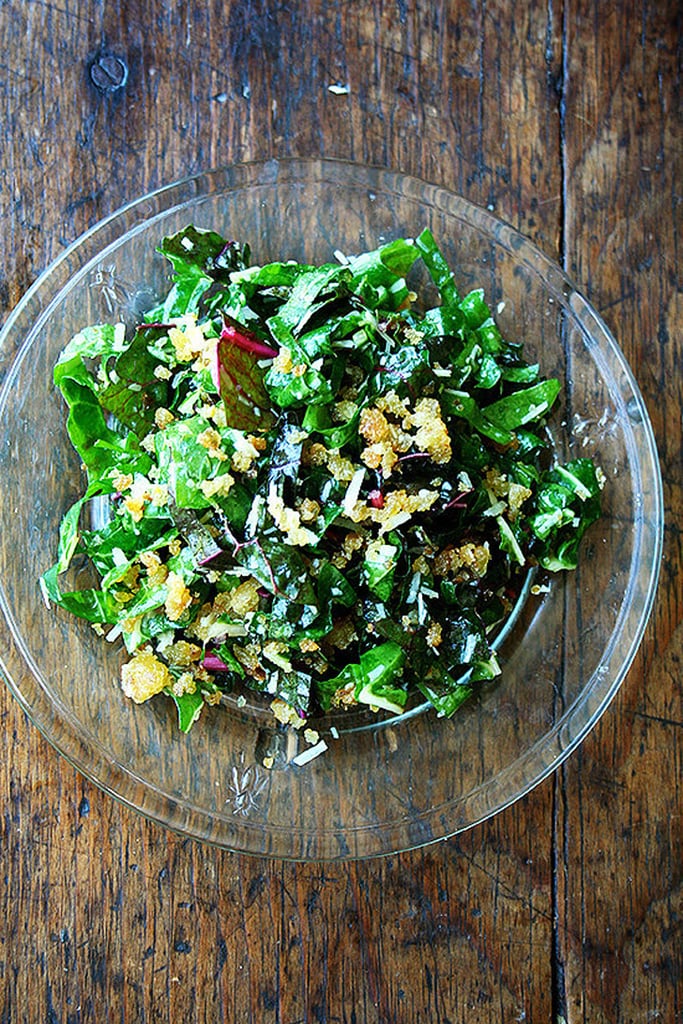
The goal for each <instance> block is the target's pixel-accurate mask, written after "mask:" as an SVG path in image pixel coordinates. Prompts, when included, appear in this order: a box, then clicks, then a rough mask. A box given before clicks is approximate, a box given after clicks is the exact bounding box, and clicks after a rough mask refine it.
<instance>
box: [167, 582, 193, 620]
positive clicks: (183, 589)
mask: <svg viewBox="0 0 683 1024" xmlns="http://www.w3.org/2000/svg"><path fill="white" fill-rule="evenodd" d="M166 588H167V590H166V601H165V602H164V608H165V609H166V615H167V617H168V618H169V619H170V620H171V622H177V621H178V619H179V618H181V616H182V614H183V612H185V611H186V610H187V609H188V608H189V607H190V604H191V603H192V594H191V593H190V591H189V590H188V588H187V586H186V585H185V581H184V579H183V578H182V576H179V575H178V573H176V572H173V571H172V570H171V572H169V574H168V577H167V579H166Z"/></svg>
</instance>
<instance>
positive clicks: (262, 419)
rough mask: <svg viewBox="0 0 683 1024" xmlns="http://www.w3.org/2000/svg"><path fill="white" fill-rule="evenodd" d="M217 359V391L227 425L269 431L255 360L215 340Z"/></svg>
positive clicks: (261, 371) (269, 418)
mask: <svg viewBox="0 0 683 1024" xmlns="http://www.w3.org/2000/svg"><path fill="white" fill-rule="evenodd" d="M217 360H218V374H219V390H220V394H221V398H222V399H223V403H224V405H225V413H226V417H227V421H228V423H229V424H230V426H232V427H236V428H237V429H238V430H251V431H253V430H269V429H270V428H271V427H272V426H273V423H274V422H275V417H274V415H273V412H272V409H271V401H270V397H269V394H268V391H267V390H266V387H265V371H264V369H263V368H262V367H261V366H260V365H259V360H258V359H257V358H256V357H255V356H254V354H253V353H252V352H247V351H245V350H244V349H242V348H238V346H237V345H235V344H233V343H232V342H231V341H230V340H229V339H227V338H221V339H220V340H219V341H218V345H217Z"/></svg>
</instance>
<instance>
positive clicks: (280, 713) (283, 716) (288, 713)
mask: <svg viewBox="0 0 683 1024" xmlns="http://www.w3.org/2000/svg"><path fill="white" fill-rule="evenodd" d="M270 710H271V711H272V712H273V714H274V715H275V717H276V718H277V720H278V722H282V724H283V725H291V726H293V727H294V728H295V729H302V728H303V726H304V725H305V724H306V719H305V718H302V717H301V716H300V715H299V713H298V712H297V711H296V710H295V709H294V708H293V707H291V706H290V705H289V704H287V703H286V702H285V701H284V700H281V699H280V698H279V697H276V698H275V700H274V701H272V702H271V705H270Z"/></svg>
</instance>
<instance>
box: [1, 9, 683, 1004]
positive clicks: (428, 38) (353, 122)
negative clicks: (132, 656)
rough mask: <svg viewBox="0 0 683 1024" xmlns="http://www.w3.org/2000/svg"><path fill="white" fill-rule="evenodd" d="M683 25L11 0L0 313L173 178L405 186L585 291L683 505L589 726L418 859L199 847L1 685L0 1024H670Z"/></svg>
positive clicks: (647, 17)
mask: <svg viewBox="0 0 683 1024" xmlns="http://www.w3.org/2000/svg"><path fill="white" fill-rule="evenodd" d="M681 27H682V25H681V16H680V12H679V10H678V6H677V4H676V3H675V0H668V2H667V0H663V2H659V3H655V2H654V0H642V2H640V3H630V2H627V0H619V2H616V3H613V4H612V3H610V4H604V3H600V2H599V0H559V2H551V0H548V2H547V3H541V2H537V0H530V2H529V3H526V4H521V3H517V4H511V3H506V2H503V0H487V2H486V3H481V4H475V3H466V2H464V0H452V2H451V3H445V2H442V3H434V4H428V3H422V4H419V5H418V4H417V3H415V2H413V0H395V2H390V0H380V2H378V3H376V4H361V3H353V2H350V0H326V2H322V0H305V2H296V0H294V2H292V3H290V4H279V3H269V2H267V0H249V2H246V3H245V2H238V0H228V2H224V3H211V4H203V3H194V2H192V0H184V2H175V3H173V2H171V3H168V4H159V3H155V2H153V0H138V2H136V3H132V2H131V3H127V2H125V0H111V2H109V3H107V4H104V3H100V2H97V3H95V2H91V0H60V2H59V3H50V2H47V0H23V2H21V3H16V2H12V0H0V43H1V45H0V140H1V145H2V151H1V152H2V158H1V159H0V186H1V191H0V232H1V238H2V260H1V261H0V312H2V313H3V314H4V313H6V312H7V311H8V310H9V309H10V308H11V307H12V306H13V305H14V304H15V303H16V302H17V301H18V299H19V298H20V296H21V294H22V293H23V292H24V291H25V289H26V288H27V287H28V286H29V285H30V284H31V282H32V281H33V280H34V279H35V277H36V276H37V275H38V273H39V272H40V271H41V270H42V269H43V268H44V267H45V266H46V265H47V264H48V263H49V261H50V260H51V259H52V258H53V257H55V256H56V255H57V254H58V253H59V252H60V251H61V250H62V248H63V247H64V245H65V244H67V243H68V242H70V241H72V240H73V239H74V238H76V237H77V236H78V234H79V233H81V232H82V231H83V230H84V229H85V228H87V227H88V226H89V225H91V224H93V223H94V222H95V221H96V220H98V219H99V218H100V217H102V216H103V215H105V214H107V213H109V212H110V211H112V210H113V209H115V208H116V207H117V206H119V205H120V204H121V203H122V202H123V201H125V200H127V199H129V198H131V197H134V196H136V195H138V194H140V193H143V192H145V191H148V190H149V189H151V188H153V187H155V186H157V185H159V184H161V183H163V182H166V181H169V180H173V179H175V178H178V177H181V176H184V175H186V174H189V173H192V172H194V171H198V170H200V169H202V168H206V167H209V166H212V165H217V164H221V163H226V162H231V161H235V160H245V159H251V158H259V157H265V156H271V155H281V154H291V155H304V156H305V155H311V154H319V153H322V154H325V155H328V156H339V157H350V158H353V159H356V160H363V161H369V162H374V163H379V164H384V165H388V166H391V167H394V168H401V169H403V170H405V171H408V172H412V173H416V174H419V175H422V176H424V177H426V178H429V179H431V180H434V181H439V182H443V183H446V184H448V185H450V186H452V187H453V188H454V189H456V190H457V191H459V192H461V193H463V194H464V195H466V196H467V197H468V198H470V199H472V200H474V201H476V202H479V203H481V204H483V205H488V206H490V207H492V208H493V209H495V211H496V212H497V213H499V214H500V215H501V216H502V217H504V218H505V219H507V220H509V221H510V222H512V223H513V224H515V225H516V226H518V227H519V228H520V229H521V230H522V231H523V232H525V233H526V234H528V235H529V236H530V237H532V238H533V239H534V240H535V241H536V242H537V243H538V244H539V246H540V247H541V248H542V249H543V250H544V251H545V252H547V253H548V254H549V255H551V256H552V257H554V258H555V259H557V260H558V261H560V262H561V263H563V264H564V265H565V266H566V268H567V269H568V270H569V271H570V273H571V274H572V275H573V276H575V277H576V278H577V279H578V280H579V281H581V282H582V284H583V285H584V287H585V289H586V290H587V292H588V294H589V297H590V298H592V300H593V301H594V303H595V305H596V306H597V308H598V309H599V310H600V311H601V312H602V313H603V315H604V317H605V319H606V320H607V322H608V324H609V325H610V326H611V327H612V328H613V330H614V332H615V333H616V335H617V336H618V337H619V339H620V341H621V343H622V346H623V348H624V350H625V352H626V354H627V356H628V358H629V360H630V362H631V365H632V366H633V368H634V370H635V372H636V374H637V376H638V379H639V381H640V384H641V387H642V389H643V392H644V395H645V398H646V400H647V402H648V405H649V408H650V411H651V414H652V418H653V422H654V426H655V430H656V433H657V438H658V443H659V446H660V452H661V457H662V466H663V473H664V479H665V495H666V504H667V511H668V516H669V518H668V530H667V539H666V552H665V562H664V568H663V574H662V585H661V589H660V592H659V596H658V600H657V604H656V608H655V613H654V616H653V619H652V622H651V624H650V627H649V629H648V632H647V635H646V639H645V642H644V644H643V646H642V648H641V651H640V653H639V655H638V657H637V659H636V662H635V664H634V666H633V668H632V670H631V671H630V673H629V675H628V677H627V679H626V681H625V683H624V685H623V687H622V689H621V691H620V693H619V695H618V696H617V698H616V699H615V701H614V703H613V704H612V706H611V707H610V708H609V709H608V711H607V712H606V714H605V716H604V718H603V719H602V721H601V722H600V724H599V725H598V727H597V728H596V730H595V731H594V732H593V733H592V735H591V736H590V737H589V738H588V739H587V740H586V742H585V743H584V745H583V747H582V748H581V749H580V751H579V752H578V753H576V754H575V755H574V756H573V757H572V758H571V759H570V760H569V761H568V762H567V763H566V765H565V766H564V768H563V769H562V770H560V771H559V772H558V773H557V775H556V776H555V777H554V778H553V779H551V780H548V781H547V782H546V783H544V784H543V785H541V786H540V787H539V788H538V789H537V790H535V791H534V792H533V793H532V794H530V795H529V796H528V797H526V798H525V799H524V800H522V801H520V802H519V803H518V804H517V805H515V806H514V807H512V808H510V809H508V810H507V811H505V812H503V813H501V814H499V815H498V816H497V817H496V818H495V819H494V820H493V821H491V822H489V823H488V824H486V825H483V826H481V827H479V828H476V829H474V830H472V831H471V832H469V833H467V834H464V835H462V836H460V837H459V838H457V839H455V840H452V841H450V842H447V843H445V844H441V845H439V846H437V847H434V848H429V849H426V850H424V851H418V852H414V853H410V854H404V855H401V856H396V857H392V858H389V859H386V860H379V861H372V862H368V863H360V864H348V865H334V866H329V867H326V868H324V869H323V868H322V867H320V866H317V865H308V866H303V865H298V866H297V865H282V864H273V863H270V862H265V861H258V860H255V859H250V858H247V857H239V856H233V855H230V854H227V853H222V852H218V851H216V850H214V849H211V848H206V847H203V846H201V845H199V844H196V843H193V842H189V841H186V842H184V841H182V840H181V839H179V838H177V837H175V836H173V835H171V834H170V833H166V832H164V831H163V830H162V829H160V828H158V827H157V826H155V825H152V824H149V823H147V822H145V821H144V820H142V819H141V818H139V817H138V816H136V815H135V814H133V813H132V812H130V811H128V810H125V809H123V808H121V807H120V806H118V805H117V804H116V803H115V802H114V801H113V800H111V799H110V798H109V797H107V796H104V795H103V794H101V793H100V792H99V791H98V790H97V789H96V788H94V787H93V786H92V785H90V784H89V783H88V782H87V781H85V780H84V779H83V778H82V777H81V776H80V775H78V774H77V773H76V772H75V771H74V770H72V769H71V768H70V767H69V765H68V764H66V763H65V762H64V761H63V760H61V759H60V758H59V757H58V755H57V754H56V753H54V751H53V750H52V749H51V748H50V747H49V745H48V744H47V743H46V742H44V741H43V740H42V738H41V737H40V736H39V734H38V733H37V732H36V730H35V729H34V728H33V727H32V726H31V725H30V724H29V723H28V722H27V720H26V719H25V717H24V715H23V714H22V712H21V711H20V710H19V708H18V706H17V705H16V704H15V703H14V702H13V700H12V698H11V697H10V695H9V693H8V692H5V691H4V689H3V691H2V692H0V715H1V716H2V724H3V730H2V739H1V740H0V743H1V745H2V750H1V754H0V765H1V767H0V791H1V794H2V795H1V799H2V809H3V819H2V834H1V838H0V843H1V846H0V850H1V857H2V872H1V873H0V919H1V921H2V923H1V924H0V1020H2V1021H3V1022H7V1024H9V1022H12V1024H14V1022H19V1021H22V1022H23V1021H26V1022H31V1024H33V1022H42V1021H45V1022H50V1024H54V1022H60V1024H61V1022H65V1024H66V1022H74V1024H75V1022H79V1024H80V1022H95V1021H96V1022H98V1024H101V1022H102V1021H115V1020H116V1021H130V1022H134V1021H159V1022H161V1021H177V1020H185V1021H188V1022H190V1021H202V1022H204V1021H205V1022H214V1021H216V1020H227V1021H233V1020H234V1021H245V1022H246V1021H251V1022H261V1021H263V1022H278V1024H295V1022H296V1024H300V1022H309V1021H310V1022H329V1024H332V1022H344V1024H347V1022H348V1024H351V1022H357V1024H365V1022H368V1024H375V1022H377V1024H379V1022H382V1024H388V1022H404V1021H405V1022H416V1024H417V1022H419V1024H428V1022H441V1024H446V1022H452V1024H456V1022H457V1024H460V1022H467V1024H478V1022H482V1024H483V1022H487V1024H488V1022H490V1024H493V1022H498V1024H499V1022H512V1021H527V1022H528V1021H533V1022H547V1021H549V1020H553V1021H558V1022H559V1021H560V1020H564V1021H566V1022H567V1024H574V1022H578V1021H590V1022H591V1024H602V1022H623V1024H630V1022H636V1021H653V1020H659V1021H662V1022H663V1024H664V1022H670V1021H671V1022H674V1021H678V1020H683V982H682V980H681V979H682V977H683V959H682V957H683V953H682V951H683V924H682V922H683V901H682V888H681V865H682V863H683V850H682V848H681V837H682V831H683V828H682V823H681V822H682V814H681V811H682V803H683V801H682V799H681V796H682V794H681V766H682V760H683V757H682V748H681V737H682V735H683V731H682V726H683V708H682V707H681V655H682V653H683V626H681V618H682V612H683V557H682V554H683V553H682V551H681V531H680V526H679V523H680V514H681V508H682V507H683V495H682V494H681V451H682V445H681V441H682V437H681V415H680V410H681V407H682V405H683V402H682V399H683V395H682V393H681V392H682V389H683V387H682V379H683V378H682V377H681V350H682V345H683V341H682V340H681V339H682V334H681V283H680V276H679V275H680V269H679V266H678V260H679V252H680V244H681V237H682V236H681V217H680V211H681V205H680V204H681V197H680V182H681V178H682V174H681V148H682V137H681V118H680V106H679V104H680V86H681V81H680V52H679V50H677V47H680V38H681ZM103 55H104V59H103ZM115 58H120V60H121V61H122V62H123V63H124V64H125V67H126V68H127V79H126V80H125V82H124V84H123V85H121V86H120V87H118V88H117V87H116V86H117V85H118V83H119V79H120V77H121V74H122V72H123V66H122V65H120V64H119V63H118V62H117V60H116V59H115ZM93 62H95V63H96V65H97V66H96V68H95V70H94V72H93V74H92V75H91V73H90V70H89V69H90V68H91V67H92V65H93ZM93 77H94V79H95V81H96V83H97V85H99V88H98V87H97V86H96V84H94V82H93ZM331 85H332V86H334V85H338V86H343V87H347V88H348V91H346V92H333V91H330V89H329V86H331ZM677 189H678V193H677Z"/></svg>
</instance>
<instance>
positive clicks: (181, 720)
mask: <svg viewBox="0 0 683 1024" xmlns="http://www.w3.org/2000/svg"><path fill="white" fill-rule="evenodd" d="M166 693H168V695H169V696H170V697H172V698H173V703H174V704H175V706H176V708H177V709H178V727H179V729H180V731H181V732H186V733H187V732H189V731H190V729H191V728H192V726H193V725H194V723H195V722H196V721H197V719H198V718H199V716H200V714H201V713H202V708H203V707H204V703H205V702H204V698H203V697H202V695H201V693H182V694H180V696H178V694H175V693H173V691H172V690H167V691H166Z"/></svg>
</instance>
